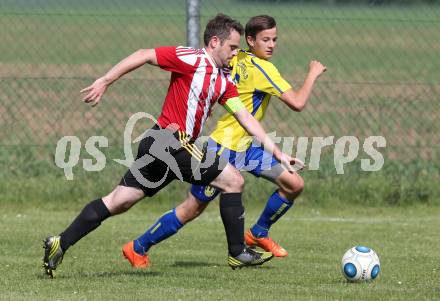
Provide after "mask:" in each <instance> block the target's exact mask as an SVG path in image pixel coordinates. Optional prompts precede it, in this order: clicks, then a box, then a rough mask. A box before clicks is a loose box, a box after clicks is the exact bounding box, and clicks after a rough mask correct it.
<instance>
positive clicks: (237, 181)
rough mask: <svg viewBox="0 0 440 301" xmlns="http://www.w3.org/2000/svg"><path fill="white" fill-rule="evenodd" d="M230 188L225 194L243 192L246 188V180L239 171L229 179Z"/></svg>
mask: <svg viewBox="0 0 440 301" xmlns="http://www.w3.org/2000/svg"><path fill="white" fill-rule="evenodd" d="M227 186H228V188H227V189H225V192H242V191H243V188H244V178H243V176H242V175H241V174H240V172H239V171H236V172H234V173H232V175H231V176H230V177H229V178H228V185H227Z"/></svg>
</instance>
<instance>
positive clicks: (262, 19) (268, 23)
mask: <svg viewBox="0 0 440 301" xmlns="http://www.w3.org/2000/svg"><path fill="white" fill-rule="evenodd" d="M275 26H277V22H275V19H274V18H272V17H271V16H268V15H259V16H255V17H252V18H250V19H249V21H248V22H247V23H246V29H245V37H246V38H247V37H248V36H251V37H253V38H254V39H255V38H256V37H257V34H258V33H259V32H260V31H263V30H266V29H271V28H274V27H275Z"/></svg>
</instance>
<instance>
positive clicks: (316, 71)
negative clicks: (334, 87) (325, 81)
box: [309, 61, 327, 77]
mask: <svg viewBox="0 0 440 301" xmlns="http://www.w3.org/2000/svg"><path fill="white" fill-rule="evenodd" d="M325 71H327V67H326V66H324V65H323V64H322V63H321V62H319V61H311V62H310V64H309V72H310V73H312V74H313V75H314V76H315V77H318V76H320V75H321V74H322V73H324V72H325Z"/></svg>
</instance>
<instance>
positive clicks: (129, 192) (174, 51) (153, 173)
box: [43, 14, 295, 277]
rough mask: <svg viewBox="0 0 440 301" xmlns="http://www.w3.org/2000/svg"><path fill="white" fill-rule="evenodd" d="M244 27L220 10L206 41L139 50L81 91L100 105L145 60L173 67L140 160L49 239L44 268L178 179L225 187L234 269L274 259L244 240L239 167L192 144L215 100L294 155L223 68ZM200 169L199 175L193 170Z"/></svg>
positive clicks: (178, 214)
mask: <svg viewBox="0 0 440 301" xmlns="http://www.w3.org/2000/svg"><path fill="white" fill-rule="evenodd" d="M242 33H243V27H242V26H241V24H240V23H239V22H237V21H235V20H232V19H231V18H230V17H228V16H225V15H223V14H219V15H217V16H216V17H215V18H214V19H212V20H211V21H210V22H209V23H208V24H207V26H206V29H205V33H204V43H205V48H203V49H191V48H187V47H174V46H173V47H158V48H155V49H141V50H138V51H136V52H135V53H133V54H132V55H130V56H128V57H127V58H125V59H124V60H122V61H121V62H119V63H118V64H117V65H115V66H114V67H113V68H112V69H111V70H110V71H108V72H107V73H106V74H105V75H104V76H102V77H100V78H98V79H97V80H96V81H95V82H94V83H93V84H92V85H90V86H89V87H87V88H85V89H83V90H82V91H81V92H83V93H85V94H86V95H85V96H84V101H85V102H86V103H90V104H91V105H92V106H96V105H97V104H98V103H100V101H101V99H102V96H103V94H104V92H105V91H106V90H107V88H108V87H109V86H110V85H111V84H112V83H113V82H115V81H116V80H117V79H119V78H120V77H121V76H123V75H124V74H126V73H128V72H130V71H133V70H135V69H137V68H138V67H140V66H142V65H144V64H150V65H154V66H159V67H160V68H162V69H164V70H167V71H170V72H171V80H170V85H169V88H168V93H167V95H166V98H165V101H164V103H163V108H162V113H161V114H160V116H159V118H158V120H157V124H156V125H155V126H154V127H153V128H151V129H150V130H149V131H147V132H146V134H145V135H144V137H143V139H142V141H141V142H140V144H139V149H138V154H137V157H136V161H135V162H134V164H133V166H132V167H131V168H130V169H129V170H128V171H127V172H126V174H125V175H124V176H123V178H122V179H121V181H120V183H119V185H118V186H117V187H116V188H115V189H114V190H113V191H112V192H110V193H109V194H108V195H106V196H104V197H102V198H99V199H96V200H94V201H92V202H90V203H89V204H87V205H86V206H85V207H84V208H83V210H82V211H81V212H80V214H79V215H78V216H77V217H76V218H75V220H74V221H73V222H72V223H71V224H70V225H69V226H68V227H67V228H66V229H65V230H64V231H63V232H62V233H61V234H60V235H58V236H49V237H47V238H46V240H45V242H44V248H45V255H44V258H43V267H44V269H45V272H46V274H47V275H49V276H51V277H53V271H54V270H55V269H56V268H57V266H58V265H59V264H60V263H61V261H62V259H63V256H64V254H65V252H66V251H67V249H68V248H69V247H70V246H72V245H74V244H75V243H76V242H77V241H79V240H80V239H81V238H82V237H84V236H85V235H87V234H88V233H90V232H91V231H93V230H94V229H96V228H97V227H98V226H99V225H100V224H101V223H102V222H103V221H104V220H105V219H107V218H108V217H110V216H113V215H117V214H120V213H123V212H125V211H127V210H128V209H129V208H130V207H131V206H133V205H134V204H135V203H137V202H138V201H139V200H141V199H143V198H144V197H146V196H148V197H152V196H153V195H155V194H156V193H157V192H158V191H160V190H161V189H162V188H163V187H165V186H167V185H168V184H169V183H170V182H171V181H173V180H175V179H180V180H183V181H186V182H188V183H192V184H198V185H208V184H210V185H212V186H214V187H216V188H218V189H220V190H221V191H222V194H221V197H220V207H221V216H222V220H223V223H224V226H225V231H226V235H227V241H228V252H229V257H228V263H229V265H230V266H231V267H232V268H236V267H242V266H249V265H259V264H262V263H264V262H265V261H267V260H270V259H271V258H272V256H273V255H272V254H271V253H270V252H256V251H253V250H251V249H249V248H246V247H245V244H244V238H243V235H244V219H243V216H244V208H243V205H242V202H241V193H242V190H243V185H244V181H243V178H242V176H241V175H240V173H239V172H238V171H237V170H236V169H235V168H234V167H233V166H232V165H230V164H229V163H227V162H225V161H224V160H220V158H219V156H217V155H216V154H215V153H213V154H206V153H204V152H203V151H202V150H200V148H199V147H198V146H197V144H196V143H195V140H196V139H197V137H198V136H199V135H200V132H201V131H202V129H203V125H204V123H205V121H206V119H207V118H208V116H209V115H210V111H211V109H212V106H213V105H214V104H215V103H216V102H218V103H219V104H221V105H222V106H224V107H225V108H226V110H227V111H228V112H230V113H231V114H233V115H234V117H235V118H236V119H237V120H238V122H239V123H240V124H241V125H242V126H243V127H244V128H245V129H246V130H247V131H248V132H249V134H251V135H254V136H255V137H257V139H258V140H260V141H261V142H264V145H265V147H266V148H267V149H269V150H270V151H271V152H273V154H274V156H275V157H276V158H277V159H278V160H279V161H280V162H282V163H283V164H284V165H285V166H286V167H290V164H291V163H293V162H294V161H295V159H293V158H291V157H290V156H288V155H285V154H283V153H282V152H281V151H280V150H279V149H278V147H277V146H276V145H275V144H274V143H273V142H272V141H271V140H270V139H269V138H268V136H267V135H266V133H265V131H264V129H263V128H262V127H261V125H260V124H259V122H258V121H257V120H256V119H255V118H254V117H253V116H252V115H251V114H250V113H249V112H248V111H247V110H246V108H245V107H244V106H243V104H242V103H241V101H240V99H239V98H238V92H237V89H236V87H235V86H234V84H233V83H232V81H231V80H230V78H229V74H228V71H227V70H226V69H224V68H225V67H227V66H228V64H229V62H230V60H231V59H232V57H233V56H234V55H236V54H237V50H238V47H239V43H240V36H241V34H242ZM208 158H209V159H213V160H212V162H210V163H211V164H204V163H206V161H207V160H208ZM194 168H196V170H194ZM196 172H197V173H198V174H199V177H196V176H195V174H196ZM185 214H187V213H186V212H185V208H183V207H181V208H179V209H178V210H177V209H174V210H171V211H170V212H168V213H167V215H166V219H167V225H169V227H171V228H167V229H163V228H160V227H157V229H156V231H157V233H160V234H161V235H162V237H166V236H167V235H168V232H167V231H171V232H173V231H177V230H176V229H178V228H179V227H181V226H182V223H181V222H180V221H181V220H182V219H183V217H184V216H185ZM171 232H170V233H171ZM173 233H175V232H173ZM123 254H124V256H125V257H126V258H127V259H128V260H129V261H130V263H131V264H132V265H133V266H136V267H146V266H148V257H147V256H146V254H145V252H144V251H143V250H142V246H139V245H135V244H134V243H133V241H132V242H129V243H127V244H126V245H125V246H124V248H123Z"/></svg>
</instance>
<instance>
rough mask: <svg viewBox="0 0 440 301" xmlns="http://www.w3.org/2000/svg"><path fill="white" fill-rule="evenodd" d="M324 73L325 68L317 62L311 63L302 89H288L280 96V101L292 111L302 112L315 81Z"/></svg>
mask: <svg viewBox="0 0 440 301" xmlns="http://www.w3.org/2000/svg"><path fill="white" fill-rule="evenodd" d="M325 71H326V67H325V66H324V65H323V64H321V63H320V62H318V61H311V62H310V64H309V72H308V74H307V76H306V79H305V80H304V83H303V85H302V87H301V88H300V89H299V90H298V91H294V90H293V89H289V90H287V91H285V92H284V93H283V94H281V96H280V99H281V100H282V101H283V102H284V103H285V104H287V105H288V106H289V108H291V109H292V110H294V111H298V112H300V111H302V110H303V109H304V107H305V106H306V104H307V100H308V99H309V96H310V93H311V92H312V88H313V85H314V83H315V81H316V79H317V78H318V77H319V76H320V75H321V74H322V73H323V72H325Z"/></svg>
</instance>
